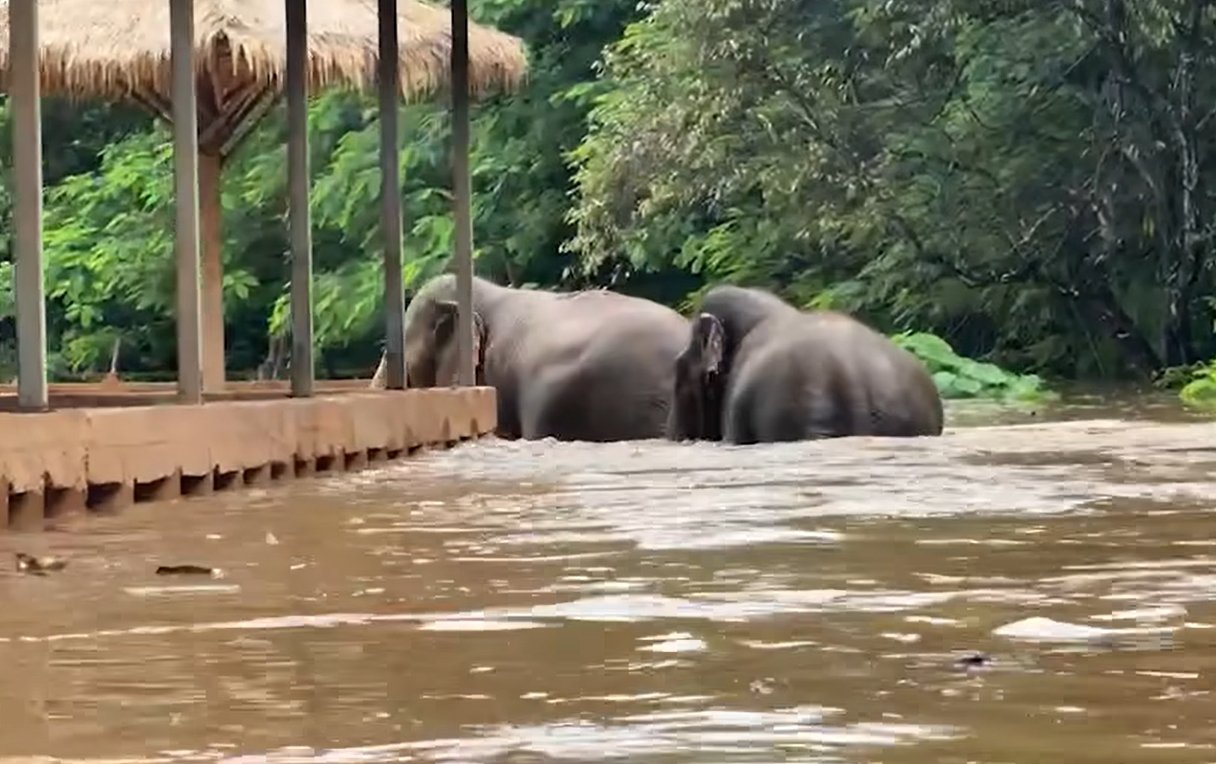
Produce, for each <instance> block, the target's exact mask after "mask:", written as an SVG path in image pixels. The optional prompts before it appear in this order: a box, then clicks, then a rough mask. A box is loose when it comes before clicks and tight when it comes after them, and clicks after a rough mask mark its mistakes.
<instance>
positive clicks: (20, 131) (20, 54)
mask: <svg viewBox="0 0 1216 764" xmlns="http://www.w3.org/2000/svg"><path fill="white" fill-rule="evenodd" d="M8 31H9V40H10V42H11V45H12V49H11V50H10V52H9V55H10V59H9V88H10V94H11V96H10V97H11V99H12V100H11V102H12V109H13V124H12V126H11V127H12V131H13V189H12V194H13V254H14V260H15V261H16V274H15V279H14V284H13V288H14V290H15V292H16V295H15V296H16V301H17V364H18V374H17V401H18V404H19V405H20V406H21V408H23V409H29V410H35V411H38V410H43V409H46V408H47V406H48V405H49V399H48V395H47V383H46V287H45V284H44V282H43V273H42V104H41V91H40V87H39V79H38V78H39V73H38V71H39V66H38V64H39V52H38V45H39V42H38V0H13V2H11V3H9V18H8Z"/></svg>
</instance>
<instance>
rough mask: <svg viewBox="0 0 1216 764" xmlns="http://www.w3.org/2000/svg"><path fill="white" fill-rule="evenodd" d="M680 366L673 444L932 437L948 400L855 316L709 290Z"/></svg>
mask: <svg viewBox="0 0 1216 764" xmlns="http://www.w3.org/2000/svg"><path fill="white" fill-rule="evenodd" d="M686 338H687V341H686V345H685V347H684V349H683V350H682V351H681V352H680V354H679V356H678V357H677V359H676V362H675V381H674V385H673V388H672V402H671V405H670V407H669V420H668V424H667V427H666V430H667V433H668V437H669V438H670V439H672V440H714V441H725V442H727V443H732V444H754V443H771V442H783V441H796V440H814V439H818V438H833V437H845V436H850V435H877V436H893V437H916V436H934V435H940V434H941V432H942V423H943V412H942V400H941V396H940V394H939V393H938V390H937V386H936V385H935V384H934V382H933V378H932V377H931V376H930V375H929V372H928V370H927V369H926V368H925V366H924V364H923V363H922V362H921V361H920V359H918V358H917V357H916V356H914V355H912V354H911V353H909V352H908V351H906V350H904V349H903V348H901V347H899V346H897V345H896V344H895V343H894V342H892V341H891V340H890V339H888V338H887V337H885V336H883V335H882V334H879V333H878V332H876V331H874V330H873V329H872V328H870V327H869V326H867V325H865V324H864V323H862V322H860V321H858V320H857V319H854V318H852V317H851V316H847V315H844V314H842V313H837V312H834V311H811V312H804V311H801V310H798V309H797V308H795V307H794V306H792V305H790V304H789V303H786V302H785V301H783V300H782V299H780V298H779V297H777V296H776V295H774V294H772V293H770V292H767V291H764V290H761V289H756V288H750V287H739V286H733V285H723V286H717V287H714V288H712V289H710V290H709V291H708V292H707V293H706V294H705V296H704V298H703V299H702V302H701V307H700V310H699V314H698V315H696V316H695V318H693V319H692V321H691V322H690V325H689V329H688V333H687V335H686Z"/></svg>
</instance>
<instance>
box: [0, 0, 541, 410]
mask: <svg viewBox="0 0 1216 764" xmlns="http://www.w3.org/2000/svg"><path fill="white" fill-rule="evenodd" d="M307 5H308V7H307V9H306V1H305V0H118V1H117V2H116V3H115V4H111V3H105V2H97V0H7V1H0V71H2V72H3V76H4V80H3V83H2V84H3V87H4V89H5V90H6V91H7V92H9V93H10V96H11V98H12V100H13V110H14V131H13V132H14V156H15V157H16V163H17V165H18V166H17V168H16V169H17V170H18V172H17V173H16V185H17V189H16V194H15V196H16V197H17V198H16V200H15V201H16V205H15V207H16V209H15V213H16V217H18V218H19V220H18V222H17V225H16V227H17V242H16V243H17V245H18V246H17V255H18V269H19V270H24V271H29V270H31V269H22V268H21V263H23V262H30V263H31V265H32V260H31V259H30V258H31V257H32V255H31V252H32V250H33V249H34V248H37V247H39V244H38V242H37V241H35V238H34V237H35V234H36V232H35V231H34V223H33V222H32V221H33V219H34V218H36V217H39V216H40V212H39V211H38V210H36V209H35V207H36V206H40V205H35V201H36V200H34V199H33V198H32V196H31V195H32V194H36V193H39V189H40V187H41V180H40V178H36V177H35V169H36V168H33V167H32V166H31V161H32V158H33V157H35V156H38V155H39V150H37V149H36V147H35V139H36V136H35V134H34V133H33V132H32V131H31V129H30V128H31V127H34V123H35V122H37V114H38V109H37V102H38V97H39V94H40V92H45V93H48V94H57V95H63V96H68V97H70V98H78V99H106V100H128V101H134V102H136V103H138V104H140V105H142V106H143V107H145V108H146V109H147V110H149V111H150V112H152V113H153V114H155V115H156V116H159V117H161V118H163V119H164V120H165V121H166V122H168V123H169V124H171V125H174V127H175V136H176V140H175V144H174V148H175V152H176V154H177V157H178V162H177V166H176V169H177V173H178V179H177V180H178V186H177V192H178V218H177V223H178V226H179V228H178V247H177V251H178V255H179V257H184V258H186V259H187V260H189V259H191V258H193V257H195V253H196V254H197V257H198V259H199V261H200V266H201V270H199V272H198V275H197V277H193V271H195V270H196V269H194V268H192V267H191V265H190V263H189V262H185V261H183V262H180V263H179V295H178V297H179V303H178V307H179V311H180V312H179V321H181V325H182V331H183V333H179V339H180V343H179V350H180V352H182V353H183V354H184V355H185V356H186V357H187V364H186V365H187V367H188V368H185V369H183V370H182V373H181V374H180V375H179V381H180V383H181V384H182V385H183V388H184V390H183V394H184V395H185V396H186V398H187V399H196V398H198V396H199V395H200V394H201V393H202V392H207V393H212V392H215V393H218V392H222V390H223V388H224V383H225V374H224V317H223V295H222V284H223V259H222V252H221V249H222V241H223V234H222V229H221V206H220V186H221V172H222V169H223V164H224V161H225V159H226V158H227V157H228V156H229V155H230V154H231V153H232V152H233V151H234V150H235V149H236V148H237V147H239V145H240V143H241V141H242V140H243V139H244V138H245V136H247V135H248V134H249V133H250V131H251V130H252V128H253V127H254V126H255V125H256V124H257V122H258V121H259V120H260V119H261V118H262V117H263V116H264V115H265V114H266V112H267V111H268V110H269V109H270V107H271V106H272V105H273V104H274V103H275V102H276V101H277V100H278V99H279V98H280V97H281V96H283V95H284V94H285V93H286V94H287V96H288V101H289V104H288V107H289V108H288V111H289V123H290V138H289V148H288V156H289V175H290V176H291V178H292V181H291V210H292V214H291V218H292V222H291V227H292V254H293V277H292V283H293V285H294V286H293V289H295V292H293V297H294V298H296V299H298V300H299V301H301V302H300V303H299V304H298V305H296V304H295V303H293V306H294V307H295V308H297V310H295V315H296V317H297V318H298V319H299V320H300V321H301V322H302V316H301V315H300V314H302V313H303V312H305V307H304V303H305V302H306V301H307V300H308V295H307V294H305V290H306V289H307V286H308V285H307V283H306V282H307V281H308V278H307V277H308V274H307V273H306V268H305V266H306V265H307V264H308V263H309V261H310V258H308V257H307V253H306V251H305V250H306V249H307V248H308V247H309V242H308V241H307V239H306V237H305V236H304V231H305V230H306V229H307V227H308V218H307V206H306V203H307V161H308V157H307V151H306V147H307V133H306V129H305V127H304V120H305V116H304V107H303V102H304V97H303V95H302V94H304V93H306V92H307V91H310V90H311V91H313V92H316V91H317V90H320V89H322V88H327V87H332V86H342V87H354V88H359V89H371V88H373V87H377V88H378V89H379V92H380V107H381V126H382V132H383V135H382V138H383V141H382V145H381V149H382V153H383V154H384V156H385V157H388V156H392V157H395V156H396V153H397V145H396V142H397V120H396V108H397V105H398V102H399V99H406V100H412V99H418V98H424V97H427V96H431V95H433V94H435V93H437V92H438V91H441V90H445V89H447V90H449V92H450V93H451V95H452V99H453V100H452V109H453V117H454V119H455V120H456V122H457V124H456V125H455V131H454V132H455V133H456V136H455V137H456V144H457V145H456V147H455V148H454V152H455V156H454V159H453V161H454V163H455V165H456V178H457V179H456V189H454V190H455V191H456V192H457V201H456V216H457V219H458V222H461V220H462V219H463V218H464V217H465V215H464V214H463V212H462V208H463V207H465V206H467V204H468V199H467V163H466V162H465V160H464V158H463V156H462V152H467V140H468V139H467V135H468V130H467V120H468V97H469V96H472V97H477V96H480V95H483V94H487V93H491V92H494V91H496V90H504V89H511V88H514V87H516V86H517V85H518V84H519V82H520V81H521V80H522V78H523V76H524V74H525V72H526V66H527V65H526V58H525V55H524V51H523V45H522V43H521V41H520V40H518V39H517V38H514V37H511V36H509V35H507V34H504V33H502V32H499V31H497V30H494V29H491V28H488V27H485V26H481V25H478V24H470V23H469V21H468V13H467V5H466V0H456V2H453V3H452V5H451V8H450V9H444V8H439V7H436V6H433V5H429V4H427V3H424V2H420V1H419V0H313V2H312V3H310V4H307ZM390 19H391V20H395V23H390V21H389V20H390ZM32 59H36V61H37V63H36V71H37V72H38V76H37V77H36V78H34V76H33V74H32V72H33V71H34V70H32V69H31V67H32V66H35V64H34V63H33V60H32ZM293 67H294V68H293ZM187 76H189V80H190V81H189V82H187V81H186V77H187ZM449 84H450V85H451V86H452V87H450V88H448V87H447V86H448V85H449ZM293 87H294V88H295V89H294V90H293ZM293 96H297V97H295V98H293ZM187 105H190V109H189V111H190V112H191V113H189V114H187V113H186V106H187ZM462 122H463V123H465V124H462ZM187 132H189V133H191V134H192V135H193V136H194V138H193V140H190V136H188V135H186V133H187ZM462 139H463V145H464V147H463V148H462V147H461V144H462ZM462 166H463V167H465V168H466V169H465V170H464V172H463V173H462V172H461V170H460V168H461V167H462ZM382 171H383V172H384V183H385V187H384V189H382V190H383V191H385V192H386V193H383V194H382V203H383V205H384V218H383V225H384V226H385V234H386V235H385V239H386V241H388V242H389V243H388V246H387V249H388V250H390V251H386V252H385V257H386V268H387V272H386V275H387V276H388V279H387V280H386V287H387V288H389V289H393V290H395V293H397V294H398V295H400V292H401V288H400V277H399V271H400V267H399V265H398V266H397V267H396V268H394V266H393V263H392V262H389V260H390V259H392V260H395V261H399V260H400V239H401V236H400V228H401V225H400V202H399V200H398V196H399V195H398V194H397V193H396V189H397V188H398V184H397V180H398V173H397V163H396V161H395V160H394V161H392V162H387V161H386V162H384V163H382ZM297 175H300V176H301V180H300V182H297V179H296V176H297ZM301 184H302V185H301ZM462 184H464V185H465V186H466V188H465V191H464V196H463V197H461V196H460V192H461V186H462ZM194 206H197V208H198V214H197V215H190V214H188V213H189V211H190V208H192V207H194ZM192 221H193V222H192ZM183 226H184V227H185V230H183ZM192 227H197V228H198V230H199V237H198V243H197V244H193V243H192V242H191V241H189V240H190V239H191V238H192V234H191V229H192ZM183 238H184V239H185V241H183ZM465 238H467V237H461V241H460V242H459V245H460V246H461V247H464V246H466V245H467V242H466V241H465V240H464V239H465ZM468 248H469V249H470V251H471V245H468ZM192 251H193V252H192ZM457 262H458V270H460V271H461V272H462V271H463V267H464V266H463V265H460V264H459V263H460V262H461V260H460V255H459V253H458V257H457ZM307 270H310V269H307ZM19 278H20V277H19ZM191 280H193V281H194V282H195V283H196V284H197V290H198V293H199V295H198V299H197V302H198V305H197V306H194V305H192V304H189V303H191V302H193V301H194V300H195V298H194V296H193V290H194V289H195V286H194V285H192V283H191ZM297 280H299V281H300V282H301V283H299V284H297V283H296V282H297ZM35 281H36V279H35V274H32V273H28V272H27V273H25V280H24V281H23V282H22V283H21V289H19V297H18V299H19V300H21V301H22V303H23V305H25V306H26V309H24V310H21V311H20V324H21V326H24V327H32V328H29V329H27V332H34V334H27V338H26V339H23V340H22V344H23V345H29V344H30V343H33V344H35V345H37V344H40V343H44V342H45V340H44V339H42V340H40V339H39V337H38V336H37V335H38V334H40V333H42V332H41V330H40V328H39V327H40V326H41V320H40V319H39V317H38V316H37V315H35V313H37V310H36V309H35V307H34V306H31V303H35V302H37V303H38V304H41V302H42V297H40V296H39V290H38V286H37V284H36V283H35ZM387 282H393V283H387ZM297 293H298V294H297ZM22 295H27V296H24V297H22ZM389 300H390V305H389V307H390V311H389V313H390V314H395V313H396V312H397V311H394V310H392V309H391V308H392V307H393V305H392V304H393V301H394V300H393V298H391V297H390V298H389ZM183 301H185V302H183ZM395 301H396V302H397V303H399V302H400V301H401V297H400V296H398V297H397V298H395ZM193 313H199V314H200V315H199V317H198V322H199V334H200V338H199V342H198V344H200V347H201V353H202V363H201V368H202V372H201V375H202V379H201V381H199V382H196V381H195V380H194V379H193V375H194V371H193V367H194V365H195V364H194V362H193V360H192V358H193V356H194V354H195V351H194V349H193V346H194V344H196V343H195V337H194V334H195V331H194V329H193V328H192V327H191V322H192V320H193V318H192V314H193ZM393 320H394V317H393V315H390V318H389V323H390V326H389V327H388V331H389V337H388V339H387V344H388V346H389V348H390V350H393V349H394V345H395V339H394V338H395V335H396V333H397V330H396V328H395V326H393V325H392V322H393ZM470 331H471V328H470ZM292 350H293V356H292V357H293V359H296V362H294V363H293V364H292V366H293V369H294V373H295V375H296V376H297V377H299V376H300V375H301V374H303V373H304V372H307V373H309V374H311V337H310V331H309V327H307V326H304V325H303V323H297V324H294V325H293V347H292ZM26 354H27V356H28V358H27V356H22V359H23V361H27V362H23V363H22V370H23V372H22V376H21V377H20V382H21V383H22V385H21V386H22V387H23V388H25V393H24V394H23V395H22V396H21V400H22V401H23V403H24V404H26V405H29V406H33V407H38V406H40V405H45V403H46V401H45V400H44V398H45V395H44V394H43V393H41V392H40V390H42V389H44V388H45V386H46V385H45V381H42V382H40V381H39V380H38V379H35V378H34V374H35V373H36V370H37V367H39V366H42V365H43V364H42V363H40V362H39V359H38V358H37V357H35V356H36V350H35V349H33V348H28V347H27V348H26ZM390 360H391V361H393V362H394V363H395V360H394V359H390ZM302 365H303V366H307V367H309V368H307V369H304V370H303V371H301V369H300V367H301V366H302ZM43 376H45V375H43ZM391 381H392V382H400V380H399V379H397V378H396V375H394V376H393V379H392V380H391ZM300 384H301V385H303V387H302V388H300V389H298V390H297V392H300V393H302V392H305V391H306V388H307V387H308V385H307V384H306V380H303V379H300ZM389 386H390V387H394V386H396V385H393V384H390V385H389ZM196 387H197V388H199V389H198V390H195V389H194V388H196Z"/></svg>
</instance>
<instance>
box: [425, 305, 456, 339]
mask: <svg viewBox="0 0 1216 764" xmlns="http://www.w3.org/2000/svg"><path fill="white" fill-rule="evenodd" d="M459 316H460V306H458V305H457V304H456V303H455V302H454V301H452V300H436V301H435V321H434V323H433V325H432V326H431V331H432V333H433V334H434V335H435V340H436V341H437V342H446V341H447V340H449V339H451V338H452V336H454V335H455V334H456V323H457V319H458V318H459Z"/></svg>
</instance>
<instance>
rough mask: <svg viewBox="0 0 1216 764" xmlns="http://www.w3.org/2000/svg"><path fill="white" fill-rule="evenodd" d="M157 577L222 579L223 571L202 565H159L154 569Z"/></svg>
mask: <svg viewBox="0 0 1216 764" xmlns="http://www.w3.org/2000/svg"><path fill="white" fill-rule="evenodd" d="M156 575H158V576H211V577H212V578H222V577H223V575H224V574H223V571H221V570H220V569H219V568H208V567H204V566H202V565H159V566H157V568H156Z"/></svg>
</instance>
